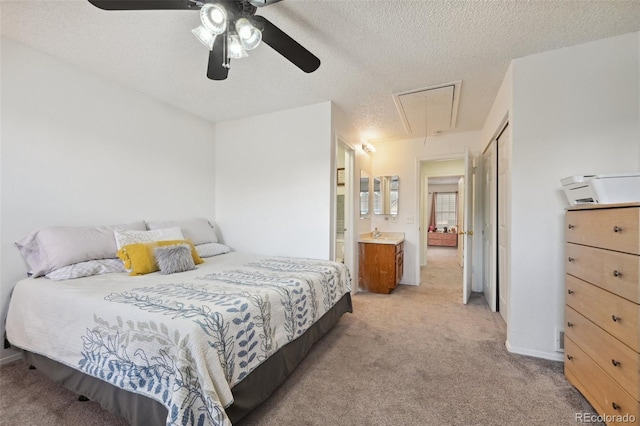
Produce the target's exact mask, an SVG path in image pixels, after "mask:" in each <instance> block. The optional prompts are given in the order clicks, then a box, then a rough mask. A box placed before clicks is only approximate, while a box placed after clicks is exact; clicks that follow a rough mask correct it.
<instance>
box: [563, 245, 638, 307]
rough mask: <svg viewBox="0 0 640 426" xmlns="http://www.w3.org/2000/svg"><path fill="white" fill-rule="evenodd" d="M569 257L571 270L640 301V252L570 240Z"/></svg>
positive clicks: (567, 247) (568, 266) (597, 283)
mask: <svg viewBox="0 0 640 426" xmlns="http://www.w3.org/2000/svg"><path fill="white" fill-rule="evenodd" d="M565 259H566V260H565V265H566V266H565V267H566V271H567V274H571V275H573V276H574V277H578V278H580V279H582V280H585V281H588V282H590V283H591V284H595V285H597V286H598V287H602V288H604V289H605V290H608V291H610V292H612V293H615V294H617V295H619V296H622V297H624V298H625V299H629V300H631V301H632V302H635V303H640V273H639V271H640V256H637V255H635V254H627V253H620V252H617V251H610V250H603V249H599V248H594V247H589V246H581V245H578V244H572V243H567V244H566V245H565Z"/></svg>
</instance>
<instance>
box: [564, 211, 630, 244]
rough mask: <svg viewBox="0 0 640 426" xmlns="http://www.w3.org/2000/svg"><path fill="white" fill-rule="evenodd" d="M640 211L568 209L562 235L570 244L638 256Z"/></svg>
mask: <svg viewBox="0 0 640 426" xmlns="http://www.w3.org/2000/svg"><path fill="white" fill-rule="evenodd" d="M639 229H640V208H638V207H626V208H612V209H600V210H597V209H596V210H570V211H568V212H567V215H566V228H565V235H566V241H567V242H570V243H577V244H584V245H587V246H593V247H602V248H606V249H610V250H616V251H622V252H625V253H633V254H640V236H639V233H640V231H639Z"/></svg>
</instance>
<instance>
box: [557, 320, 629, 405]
mask: <svg viewBox="0 0 640 426" xmlns="http://www.w3.org/2000/svg"><path fill="white" fill-rule="evenodd" d="M565 321H566V323H565V325H566V328H565V336H567V337H568V338H569V339H571V340H572V341H573V342H575V343H576V344H577V345H578V346H580V348H581V349H582V350H583V351H584V352H585V353H586V354H587V355H589V356H590V357H591V359H593V360H594V361H595V362H596V364H598V366H600V368H602V369H603V370H604V371H605V372H606V373H607V374H609V375H610V376H611V378H612V379H613V380H615V381H616V382H617V383H618V384H619V385H620V386H622V388H624V390H626V391H627V392H629V394H631V396H633V397H634V398H635V399H636V400H639V401H640V354H638V353H637V352H634V351H633V350H632V349H631V348H629V347H628V346H627V345H625V344H624V343H622V342H620V341H619V340H618V339H616V338H615V337H613V336H611V335H610V334H609V333H607V332H606V331H604V330H602V329H601V328H600V327H598V326H597V325H595V324H594V323H592V322H591V321H589V320H588V319H586V318H585V317H584V316H582V315H580V314H579V313H578V312H576V311H575V310H573V309H571V308H570V307H567V308H566V311H565Z"/></svg>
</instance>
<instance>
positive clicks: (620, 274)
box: [613, 269, 622, 278]
mask: <svg viewBox="0 0 640 426" xmlns="http://www.w3.org/2000/svg"><path fill="white" fill-rule="evenodd" d="M613 276H614V277H618V278H619V277H621V276H622V272H620V271H618V270H617V269H616V270H615V271H613Z"/></svg>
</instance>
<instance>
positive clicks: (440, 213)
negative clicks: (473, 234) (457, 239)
mask: <svg viewBox="0 0 640 426" xmlns="http://www.w3.org/2000/svg"><path fill="white" fill-rule="evenodd" d="M457 198H458V193H457V192H439V193H438V194H436V226H437V227H438V229H442V228H444V227H445V226H446V227H451V226H456V225H457V223H458V215H457V211H456V210H457V208H456V207H457V204H458V203H457Z"/></svg>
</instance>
